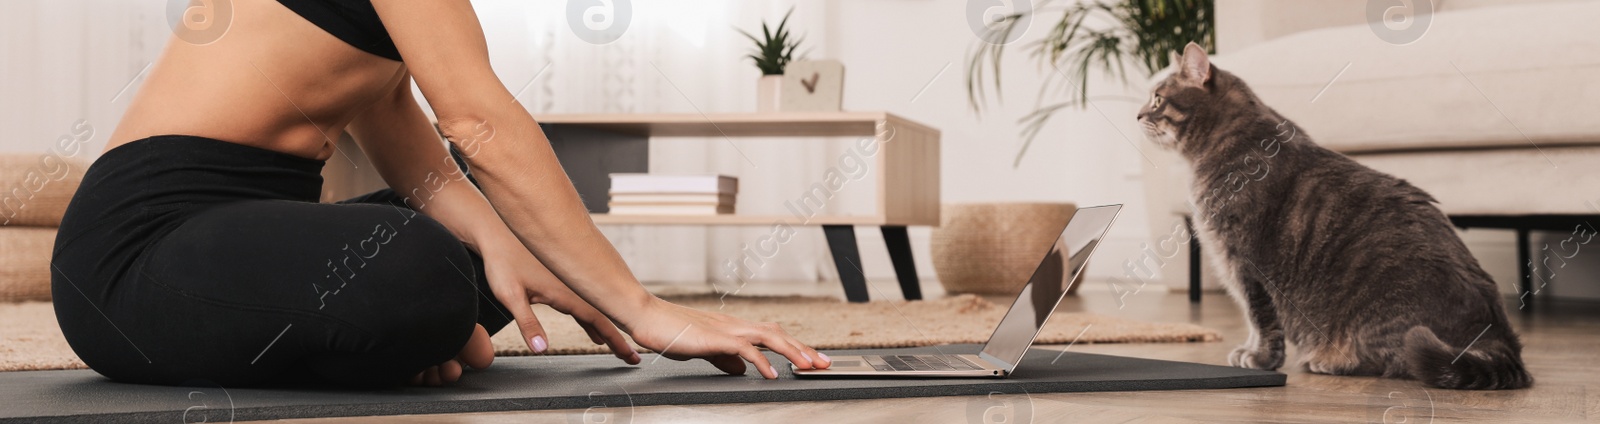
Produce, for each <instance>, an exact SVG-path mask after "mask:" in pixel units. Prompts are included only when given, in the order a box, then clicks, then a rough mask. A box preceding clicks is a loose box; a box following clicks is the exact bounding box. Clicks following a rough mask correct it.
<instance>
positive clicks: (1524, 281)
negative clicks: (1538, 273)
mask: <svg viewBox="0 0 1600 424" xmlns="http://www.w3.org/2000/svg"><path fill="white" fill-rule="evenodd" d="M1529 232H1530V231H1529V230H1528V229H1527V228H1517V271H1518V272H1517V274H1518V275H1520V276H1521V278H1520V279H1519V283H1520V284H1518V286H1519V288H1520V289H1521V292H1520V293H1517V300H1518V301H1520V303H1519V305H1521V306H1520V307H1521V309H1522V311H1523V312H1532V311H1533V254H1532V253H1530V252H1529V251H1528V242H1529V240H1528V238H1529V234H1528V233H1529Z"/></svg>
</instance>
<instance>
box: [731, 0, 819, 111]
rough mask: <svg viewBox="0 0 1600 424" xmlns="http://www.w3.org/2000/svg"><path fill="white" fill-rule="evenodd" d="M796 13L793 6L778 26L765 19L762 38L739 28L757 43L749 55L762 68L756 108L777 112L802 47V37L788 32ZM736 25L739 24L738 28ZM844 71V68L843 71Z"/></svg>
mask: <svg viewBox="0 0 1600 424" xmlns="http://www.w3.org/2000/svg"><path fill="white" fill-rule="evenodd" d="M792 14H794V8H793V7H790V8H789V11H788V12H786V13H784V14H783V20H782V21H779V22H778V27H777V28H776V29H771V28H768V27H767V23H766V22H762V23H761V38H756V36H754V35H750V33H748V32H745V31H744V30H742V29H738V31H739V33H740V34H744V36H745V37H746V38H749V39H750V41H751V42H754V43H755V47H756V50H755V52H752V53H750V55H749V58H751V59H754V60H755V62H756V68H760V69H761V80H760V81H758V82H757V83H756V112H777V111H778V110H779V107H778V106H779V102H780V100H779V99H781V98H782V93H783V79H784V78H783V74H784V70H785V69H786V68H788V67H789V62H790V61H793V60H794V51H795V49H797V48H799V47H800V42H801V41H802V40H803V38H791V35H790V33H789V28H788V25H789V15H792ZM736 29H737V28H736ZM841 73H842V72H841Z"/></svg>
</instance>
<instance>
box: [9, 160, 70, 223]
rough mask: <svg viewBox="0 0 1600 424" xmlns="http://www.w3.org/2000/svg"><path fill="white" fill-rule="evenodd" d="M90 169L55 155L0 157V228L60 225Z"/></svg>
mask: <svg viewBox="0 0 1600 424" xmlns="http://www.w3.org/2000/svg"><path fill="white" fill-rule="evenodd" d="M87 168H88V165H87V164H85V163H83V161H79V160H73V159H69V158H63V157H61V156H58V155H53V154H45V155H39V154H27V155H17V154H10V155H0V227H8V226H42V227H56V226H60V225H61V216H62V215H64V214H66V211H67V203H68V202H70V201H72V195H73V194H74V193H76V192H77V191H78V184H79V183H82V182H83V173H84V171H85V170H86V169H87Z"/></svg>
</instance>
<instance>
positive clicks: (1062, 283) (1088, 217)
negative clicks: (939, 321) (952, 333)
mask: <svg viewBox="0 0 1600 424" xmlns="http://www.w3.org/2000/svg"><path fill="white" fill-rule="evenodd" d="M1121 210H1122V205H1107V206H1096V207H1092V208H1081V209H1078V210H1077V212H1074V213H1073V214H1072V218H1070V220H1069V221H1067V227H1066V229H1064V230H1061V235H1060V236H1059V237H1057V238H1056V242H1055V244H1054V245H1051V246H1050V252H1049V253H1047V254H1045V257H1044V261H1043V262H1041V263H1040V264H1039V268H1037V269H1035V270H1034V271H1033V276H1032V277H1030V278H1028V283H1027V284H1026V285H1023V286H1022V292H1021V293H1018V294H1017V299H1016V301H1014V302H1012V304H1011V309H1010V310H1009V311H1006V316H1005V318H1002V319H1001V320H1000V326H999V327H996V328H995V329H994V334H993V335H991V336H989V342H988V343H987V344H985V345H984V346H983V351H982V352H981V353H979V354H977V355H953V354H932V355H928V354H916V355H913V354H905V355H897V354H889V355H867V356H843V355H841V356H835V357H833V358H832V359H833V364H832V365H831V366H829V367H828V369H818V370H802V369H798V368H795V366H794V364H792V363H791V364H789V368H790V369H792V370H794V374H795V375H796V376H800V377H991V378H999V377H1005V376H1007V375H1010V374H1011V373H1012V372H1013V371H1015V370H1016V369H1017V363H1018V362H1021V361H1022V355H1023V354H1026V353H1027V352H1028V347H1029V346H1032V345H1033V339H1034V338H1035V337H1038V336H1039V330H1040V329H1041V328H1043V327H1044V323H1045V320H1047V319H1049V318H1050V314H1051V313H1053V312H1055V310H1056V305H1058V304H1060V303H1061V299H1062V298H1063V297H1065V296H1066V294H1067V289H1068V288H1070V287H1072V283H1073V281H1074V280H1075V279H1077V277H1078V274H1079V273H1082V272H1083V267H1084V264H1087V263H1088V262H1089V256H1090V255H1092V254H1094V250H1095V248H1096V247H1099V246H1100V240H1101V239H1103V238H1104V237H1105V235H1106V230H1107V229H1110V228H1111V223H1112V222H1113V221H1115V220H1116V218H1117V213H1118V212H1119V211H1121Z"/></svg>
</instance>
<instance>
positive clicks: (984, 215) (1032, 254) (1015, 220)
mask: <svg viewBox="0 0 1600 424" xmlns="http://www.w3.org/2000/svg"><path fill="white" fill-rule="evenodd" d="M1077 209H1078V208H1077V205H1074V204H1072V203H969V204H947V205H944V207H943V209H942V210H941V211H940V212H939V216H940V218H941V224H940V225H939V228H935V229H934V230H933V270H934V271H935V272H937V273H938V274H939V283H940V284H943V285H944V289H945V291H946V292H949V293H976V294H1000V295H1014V294H1016V293H1017V291H1018V290H1021V289H1022V285H1023V284H1025V283H1027V282H1028V277H1030V276H1032V275H1033V271H1034V269H1036V268H1038V267H1039V261H1041V260H1043V259H1044V255H1045V253H1046V252H1048V251H1049V249H1050V246H1051V244H1053V243H1055V241H1056V238H1057V237H1058V236H1060V235H1061V230H1063V229H1065V228H1066V226H1067V220H1068V219H1070V218H1071V217H1072V213H1073V212H1074V211H1077ZM1077 289H1078V284H1073V285H1072V290H1073V291H1076V290H1077Z"/></svg>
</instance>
